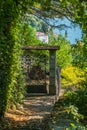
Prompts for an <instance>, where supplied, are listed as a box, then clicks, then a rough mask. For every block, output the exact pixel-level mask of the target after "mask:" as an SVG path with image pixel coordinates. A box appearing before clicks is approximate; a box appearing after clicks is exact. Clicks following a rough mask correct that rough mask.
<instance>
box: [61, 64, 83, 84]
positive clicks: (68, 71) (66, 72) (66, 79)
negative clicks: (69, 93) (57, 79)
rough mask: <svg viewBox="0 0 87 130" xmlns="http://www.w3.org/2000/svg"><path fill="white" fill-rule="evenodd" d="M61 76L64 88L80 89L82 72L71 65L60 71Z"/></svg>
mask: <svg viewBox="0 0 87 130" xmlns="http://www.w3.org/2000/svg"><path fill="white" fill-rule="evenodd" d="M61 75H62V76H61V77H62V79H61V83H62V85H63V86H64V87H71V86H72V87H81V83H82V82H83V81H84V80H85V77H84V72H83V71H82V70H81V69H79V68H77V67H75V66H72V65H70V66H67V67H66V68H64V69H62V71H61Z"/></svg>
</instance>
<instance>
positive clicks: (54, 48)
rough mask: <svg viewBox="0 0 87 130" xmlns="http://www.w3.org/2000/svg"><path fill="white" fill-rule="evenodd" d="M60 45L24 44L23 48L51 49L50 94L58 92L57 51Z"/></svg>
mask: <svg viewBox="0 0 87 130" xmlns="http://www.w3.org/2000/svg"><path fill="white" fill-rule="evenodd" d="M59 48H60V47H59V46H24V47H22V50H27V51H28V50H48V51H49V55H50V58H49V63H50V70H49V93H48V94H49V95H56V94H58V87H57V84H56V51H57V50H59Z"/></svg>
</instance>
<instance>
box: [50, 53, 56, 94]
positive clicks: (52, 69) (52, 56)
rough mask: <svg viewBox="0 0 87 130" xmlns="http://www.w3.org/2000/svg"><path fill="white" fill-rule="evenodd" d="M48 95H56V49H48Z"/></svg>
mask: <svg viewBox="0 0 87 130" xmlns="http://www.w3.org/2000/svg"><path fill="white" fill-rule="evenodd" d="M49 95H56V50H50V82H49Z"/></svg>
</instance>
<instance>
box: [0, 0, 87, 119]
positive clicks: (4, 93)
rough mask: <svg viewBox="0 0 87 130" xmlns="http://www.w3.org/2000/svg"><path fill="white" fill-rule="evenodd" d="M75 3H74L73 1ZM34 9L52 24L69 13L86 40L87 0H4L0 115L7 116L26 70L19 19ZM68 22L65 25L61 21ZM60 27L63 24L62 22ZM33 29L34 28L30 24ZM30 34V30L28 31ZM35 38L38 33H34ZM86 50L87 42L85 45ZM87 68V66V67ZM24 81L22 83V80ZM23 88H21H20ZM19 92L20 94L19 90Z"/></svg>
mask: <svg viewBox="0 0 87 130" xmlns="http://www.w3.org/2000/svg"><path fill="white" fill-rule="evenodd" d="M73 3H74V4H73ZM26 13H27V15H28V13H32V14H34V15H36V16H38V17H41V18H42V19H44V20H45V21H46V22H47V24H49V20H50V18H55V17H56V18H63V17H67V18H68V19H70V20H71V21H73V22H77V23H78V24H80V26H81V28H82V30H83V33H84V34H85V35H84V41H86V42H87V40H86V34H87V33H86V31H87V28H86V24H87V20H86V19H87V2H86V0H82V1H79V0H75V1H73V0H70V1H68V2H67V1H64V2H63V1H62V0H60V1H55V0H52V1H49V0H46V1H37V0H35V1H32V0H25V1H23V0H20V1H18V0H15V1H14V0H10V1H9V0H1V1H0V115H1V117H0V118H2V117H4V113H5V111H6V108H7V106H8V105H9V103H10V101H11V99H12V97H15V96H16V95H14V94H13V93H14V92H15V91H16V90H15V88H17V86H19V88H20V86H21V85H18V84H20V82H21V81H23V80H22V79H23V77H21V76H20V77H19V74H20V73H22V69H21V59H20V53H21V52H20V47H21V44H20V43H21V42H20V41H19V40H18V30H17V28H16V27H17V23H18V22H20V21H19V20H20V19H21V16H22V18H24V19H25V17H24V15H25V14H26ZM61 26H64V25H61ZM57 27H60V26H59V25H58V26H57ZM29 29H30V28H29ZM25 36H27V34H26V35H25ZM34 38H35V37H34ZM30 41H32V39H31V40H30ZM84 50H85V54H86V52H87V51H86V50H87V46H86V45H85V48H84ZM85 68H86V67H85ZM21 84H22V83H21ZM20 90H21V89H20ZM18 95H19V94H18Z"/></svg>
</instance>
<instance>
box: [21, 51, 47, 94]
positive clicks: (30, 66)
mask: <svg viewBox="0 0 87 130" xmlns="http://www.w3.org/2000/svg"><path fill="white" fill-rule="evenodd" d="M23 68H24V74H25V76H26V85H27V92H28V93H48V92H47V91H48V86H49V85H48V84H49V83H48V81H49V63H48V59H47V56H46V55H45V54H42V53H41V51H40V52H38V53H36V51H30V52H28V53H25V54H24V56H23Z"/></svg>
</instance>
